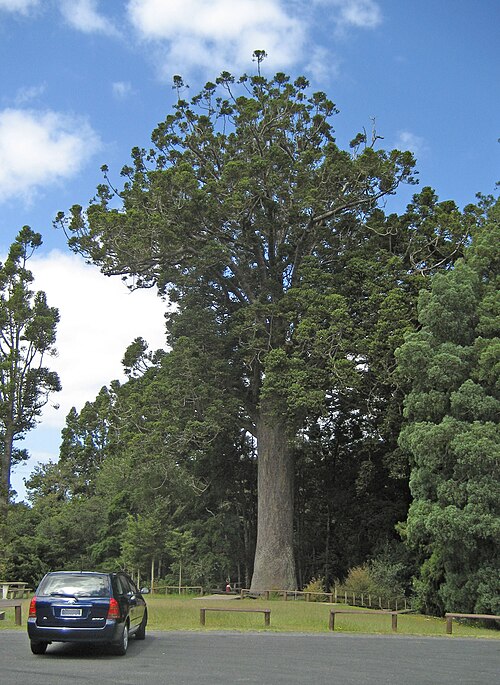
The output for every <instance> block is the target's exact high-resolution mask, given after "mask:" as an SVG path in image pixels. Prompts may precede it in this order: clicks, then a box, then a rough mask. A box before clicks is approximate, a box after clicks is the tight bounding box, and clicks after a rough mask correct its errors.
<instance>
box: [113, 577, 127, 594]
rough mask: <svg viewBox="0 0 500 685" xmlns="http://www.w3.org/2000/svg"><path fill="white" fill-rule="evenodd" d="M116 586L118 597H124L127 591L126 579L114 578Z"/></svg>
mask: <svg viewBox="0 0 500 685" xmlns="http://www.w3.org/2000/svg"><path fill="white" fill-rule="evenodd" d="M116 585H117V587H118V592H119V593H120V595H126V594H127V592H128V591H129V589H128V583H127V579H126V578H125V576H121V575H119V576H116Z"/></svg>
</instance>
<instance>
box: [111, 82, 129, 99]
mask: <svg viewBox="0 0 500 685" xmlns="http://www.w3.org/2000/svg"><path fill="white" fill-rule="evenodd" d="M111 88H112V90H113V95H114V96H115V97H116V98H119V99H124V98H126V97H127V96H128V95H130V94H131V93H132V92H133V91H132V86H131V84H130V83H129V82H128V81H115V82H114V83H113V84H112V86H111Z"/></svg>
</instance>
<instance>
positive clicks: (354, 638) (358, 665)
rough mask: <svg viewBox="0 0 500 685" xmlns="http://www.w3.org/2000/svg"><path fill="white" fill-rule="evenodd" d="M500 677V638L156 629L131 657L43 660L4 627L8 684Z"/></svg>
mask: <svg viewBox="0 0 500 685" xmlns="http://www.w3.org/2000/svg"><path fill="white" fill-rule="evenodd" d="M499 674H500V640H477V639H476V640H475V639H463V638H454V637H453V638H450V637H437V638H419V637H406V636H402V635H384V636H375V635H369V636H368V635H364V636H363V635H352V634H342V633H335V634H333V633H332V634H321V635H305V634H290V633H286V634H285V633H271V632H262V633H234V632H215V631H207V632H152V633H149V634H148V635H147V637H146V640H145V641H144V642H139V641H137V642H136V641H135V640H131V641H130V645H129V650H128V653H127V655H126V656H124V657H118V656H113V655H112V654H110V653H109V651H108V650H106V649H105V648H99V649H97V648H95V647H91V646H85V645H77V646H75V645H65V644H53V645H50V646H49V648H48V649H47V653H46V654H45V655H44V656H34V655H32V654H31V652H30V649H29V643H28V639H27V636H26V634H25V633H24V632H20V631H13V630H3V631H0V682H1V684H2V685H26V683H37V685H68V683H71V685H84V684H85V685H90V684H93V683H96V684H97V683H113V684H114V685H138V684H141V685H142V684H145V685H149V684H150V683H151V684H154V685H157V684H158V685H162V684H163V683H165V684H166V683H168V684H169V685H235V684H236V683H255V684H257V683H259V684H260V685H262V684H264V685H285V684H286V685H294V684H297V685H299V684H300V685H304V684H309V683H311V685H323V684H324V685H326V684H328V685H365V684H366V685H457V684H463V685H476V684H477V685H479V684H481V685H484V684H485V683H488V684H490V683H491V684H492V683H496V682H499Z"/></svg>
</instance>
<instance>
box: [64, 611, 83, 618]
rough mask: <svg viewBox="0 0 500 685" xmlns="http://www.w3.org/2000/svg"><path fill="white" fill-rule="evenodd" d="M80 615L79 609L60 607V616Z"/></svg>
mask: <svg viewBox="0 0 500 685" xmlns="http://www.w3.org/2000/svg"><path fill="white" fill-rule="evenodd" d="M81 615H82V610H81V609H61V616H71V617H78V616H81Z"/></svg>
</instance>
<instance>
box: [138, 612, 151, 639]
mask: <svg viewBox="0 0 500 685" xmlns="http://www.w3.org/2000/svg"><path fill="white" fill-rule="evenodd" d="M147 622H148V612H147V611H145V612H144V616H143V617H142V621H141V625H140V626H139V628H138V629H137V632H136V633H135V639H136V640H144V638H145V637H146V623H147Z"/></svg>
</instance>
